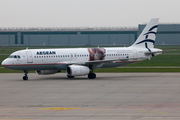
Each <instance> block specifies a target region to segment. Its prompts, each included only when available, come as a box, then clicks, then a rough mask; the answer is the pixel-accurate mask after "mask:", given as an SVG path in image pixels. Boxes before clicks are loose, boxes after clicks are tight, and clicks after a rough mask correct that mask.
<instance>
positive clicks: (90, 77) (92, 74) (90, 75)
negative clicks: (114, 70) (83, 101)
mask: <svg viewBox="0 0 180 120" xmlns="http://www.w3.org/2000/svg"><path fill="white" fill-rule="evenodd" d="M88 78H89V79H95V78H96V74H95V73H89V74H88Z"/></svg>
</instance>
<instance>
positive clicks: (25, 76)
mask: <svg viewBox="0 0 180 120" xmlns="http://www.w3.org/2000/svg"><path fill="white" fill-rule="evenodd" d="M27 74H28V71H24V76H23V80H28V76H27Z"/></svg>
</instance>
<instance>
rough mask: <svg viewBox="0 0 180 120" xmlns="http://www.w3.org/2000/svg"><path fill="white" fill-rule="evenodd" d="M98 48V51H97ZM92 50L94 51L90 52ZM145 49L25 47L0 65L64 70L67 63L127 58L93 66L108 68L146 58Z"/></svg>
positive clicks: (18, 68) (27, 68)
mask: <svg viewBox="0 0 180 120" xmlns="http://www.w3.org/2000/svg"><path fill="white" fill-rule="evenodd" d="M89 49H91V50H89ZM99 49H100V52H98V50H99ZM93 50H94V51H95V52H92V51H93ZM102 51H103V53H102ZM147 51H148V50H147V49H145V48H138V49H137V48H132V47H114V48H73V49H26V50H20V51H17V52H14V53H12V54H11V55H10V57H9V58H7V59H5V60H4V61H3V62H2V66H4V67H5V68H9V69H14V70H66V68H67V64H69V63H73V64H76V63H77V64H79V63H81V62H82V63H83V62H88V61H96V60H102V61H103V60H112V59H120V60H121V59H128V60H127V61H117V60H116V61H113V62H106V63H102V64H99V65H97V66H96V67H94V68H108V67H117V66H122V65H127V64H130V63H134V62H138V61H141V60H144V59H147V58H148V56H146V55H145V52H147ZM101 53H102V54H103V55H102V54H101ZM15 56H16V57H15ZM92 57H93V59H92Z"/></svg>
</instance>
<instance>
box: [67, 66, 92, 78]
mask: <svg viewBox="0 0 180 120" xmlns="http://www.w3.org/2000/svg"><path fill="white" fill-rule="evenodd" d="M66 72H67V75H69V76H83V75H87V74H89V72H90V70H89V68H88V67H86V66H81V65H70V66H68V67H67V70H66Z"/></svg>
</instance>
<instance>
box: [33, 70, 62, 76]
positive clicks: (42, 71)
mask: <svg viewBox="0 0 180 120" xmlns="http://www.w3.org/2000/svg"><path fill="white" fill-rule="evenodd" d="M59 72H61V71H60V70H37V71H36V73H37V74H39V75H50V74H55V73H59Z"/></svg>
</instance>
